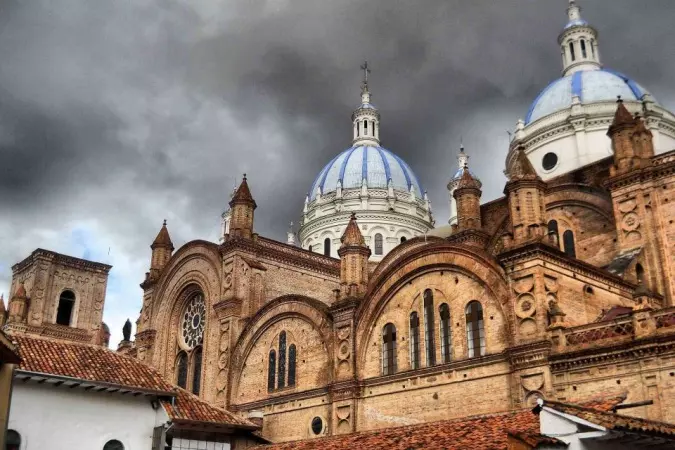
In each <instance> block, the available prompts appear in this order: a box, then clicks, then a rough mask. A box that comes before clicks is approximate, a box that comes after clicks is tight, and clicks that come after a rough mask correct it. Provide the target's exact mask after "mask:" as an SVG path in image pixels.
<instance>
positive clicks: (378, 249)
mask: <svg viewBox="0 0 675 450" xmlns="http://www.w3.org/2000/svg"><path fill="white" fill-rule="evenodd" d="M382 253H383V249H382V235H381V234H380V233H377V234H376V235H375V254H376V255H381V254H382Z"/></svg>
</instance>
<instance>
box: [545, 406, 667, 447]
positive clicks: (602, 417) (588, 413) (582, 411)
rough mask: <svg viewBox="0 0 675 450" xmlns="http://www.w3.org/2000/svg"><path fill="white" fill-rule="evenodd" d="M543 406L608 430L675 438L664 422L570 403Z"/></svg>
mask: <svg viewBox="0 0 675 450" xmlns="http://www.w3.org/2000/svg"><path fill="white" fill-rule="evenodd" d="M544 406H548V407H550V408H553V409H555V410H556V411H560V412H563V413H566V414H570V415H573V416H576V417H579V418H581V419H584V420H587V421H589V422H591V423H594V424H596V425H600V426H603V427H605V428H607V429H609V430H617V431H632V432H640V433H647V434H651V435H656V436H667V437H671V438H672V437H673V436H675V425H672V424H669V423H665V422H658V421H656V420H647V419H640V418H637V417H629V416H623V415H621V414H614V413H611V412H608V411H600V410H598V409H593V408H588V407H587V406H579V405H572V404H570V403H562V402H555V401H545V402H544Z"/></svg>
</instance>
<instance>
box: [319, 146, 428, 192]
mask: <svg viewBox="0 0 675 450" xmlns="http://www.w3.org/2000/svg"><path fill="white" fill-rule="evenodd" d="M364 178H365V179H366V180H367V182H368V187H369V188H385V189H386V188H387V181H388V180H391V181H392V184H393V187H394V189H397V190H405V191H409V190H410V186H414V188H415V193H416V194H417V195H421V193H422V192H424V191H423V190H422V185H421V184H420V182H419V181H418V179H417V177H416V176H415V174H414V173H413V171H412V170H411V169H410V166H408V164H406V163H405V161H403V160H402V159H401V158H399V157H398V156H396V155H395V154H393V153H392V152H390V151H389V150H387V149H385V148H382V147H371V146H364V145H357V146H354V147H351V148H348V149H347V150H345V151H344V152H342V153H340V154H339V155H337V156H336V157H335V158H333V160H332V161H331V162H329V163H328V164H327V165H326V167H324V168H323V169H322V170H321V172H319V176H318V177H316V180H314V183H312V188H311V189H310V191H309V196H310V199H311V200H314V198H315V197H316V188H317V187H320V188H321V193H322V194H326V193H327V192H333V191H335V190H336V189H337V183H338V180H339V181H342V188H343V189H353V188H360V187H361V183H362V180H363V179H364Z"/></svg>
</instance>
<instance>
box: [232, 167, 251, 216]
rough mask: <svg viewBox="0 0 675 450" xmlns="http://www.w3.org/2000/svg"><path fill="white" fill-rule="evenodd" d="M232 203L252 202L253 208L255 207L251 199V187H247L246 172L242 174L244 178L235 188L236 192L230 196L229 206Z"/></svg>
mask: <svg viewBox="0 0 675 450" xmlns="http://www.w3.org/2000/svg"><path fill="white" fill-rule="evenodd" d="M234 203H249V204H252V205H253V207H254V208H255V207H256V203H255V200H253V195H251V189H249V187H248V182H247V181H246V174H244V178H243V179H242V180H241V184H240V185H239V187H238V188H237V192H235V193H234V195H233V196H232V200H231V201H230V206H232V205H233V204H234Z"/></svg>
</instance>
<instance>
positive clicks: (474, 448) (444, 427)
mask: <svg viewBox="0 0 675 450" xmlns="http://www.w3.org/2000/svg"><path fill="white" fill-rule="evenodd" d="M624 399H625V396H621V397H616V396H614V397H604V398H603V397H598V398H596V399H593V400H591V401H589V402H586V403H584V404H585V405H593V406H594V407H596V408H600V409H599V410H598V413H600V414H605V411H608V410H610V409H611V408H612V407H614V406H615V405H617V404H618V403H621V402H622V401H623V400H624ZM608 414H609V413H608ZM509 434H511V435H512V436H518V437H519V438H520V439H521V440H523V439H528V440H536V439H539V440H540V441H541V443H544V442H545V441H546V443H549V444H551V443H553V440H551V439H550V438H546V437H544V436H541V435H540V434H539V416H538V415H536V414H535V413H533V412H532V409H530V408H528V409H520V410H516V411H508V412H503V413H496V414H489V415H481V416H471V417H464V418H460V419H452V420H444V421H440V422H430V423H425V424H418V425H408V426H405V427H393V428H384V429H381V430H374V431H363V432H358V433H353V434H345V435H341V436H331V437H325V438H317V439H306V440H303V441H293V442H284V443H279V444H272V445H263V446H257V447H254V448H255V449H258V450H310V449H317V448H318V449H321V450H338V449H340V450H343V449H344V450H355V449H368V450H373V449H382V450H384V449H386V450H418V449H429V450H433V449H444V450H460V449H461V450H466V449H471V450H488V449H489V450H495V449H506V448H507V445H508V438H509ZM537 436H538V437H539V438H537ZM556 443H557V441H556Z"/></svg>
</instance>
